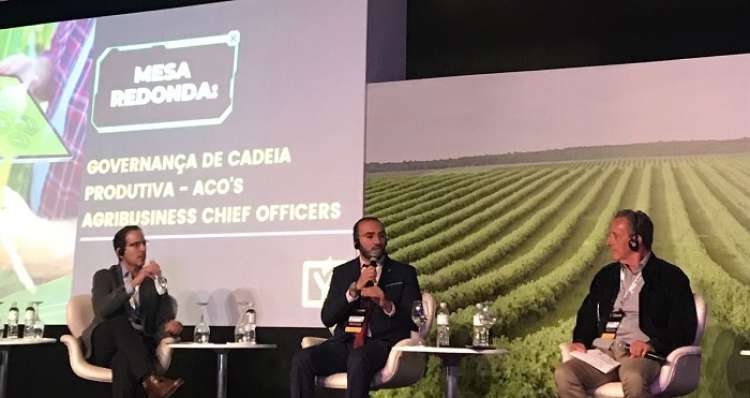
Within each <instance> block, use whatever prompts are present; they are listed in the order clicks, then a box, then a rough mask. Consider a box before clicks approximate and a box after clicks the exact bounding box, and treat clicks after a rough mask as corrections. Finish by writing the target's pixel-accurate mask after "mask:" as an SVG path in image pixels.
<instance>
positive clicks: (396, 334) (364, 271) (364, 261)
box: [290, 217, 421, 398]
mask: <svg viewBox="0 0 750 398" xmlns="http://www.w3.org/2000/svg"><path fill="white" fill-rule="evenodd" d="M386 244H387V238H386V235H385V226H384V225H383V223H381V222H380V220H378V219H377V218H374V217H364V218H362V219H360V220H359V221H357V223H356V224H354V247H355V248H356V249H357V250H359V256H358V257H357V258H355V259H353V260H351V261H349V262H347V263H346V264H342V265H339V266H337V267H336V268H334V270H333V276H332V277H331V285H330V288H329V290H328V295H327V297H326V299H325V302H324V303H323V309H322V311H321V319H322V320H323V324H324V325H325V326H326V327H331V326H333V325H336V329H335V331H334V334H333V337H331V338H330V339H328V340H327V341H325V342H324V343H322V344H320V345H317V346H314V347H309V348H306V349H304V350H302V351H301V352H298V353H297V354H296V355H295V356H294V359H293V360H292V371H291V388H290V389H291V396H292V398H312V397H313V395H314V388H315V376H327V375H330V374H333V373H337V372H346V373H347V390H346V396H347V397H348V398H355V397H356V398H363V397H367V396H368V395H369V391H370V383H371V382H372V377H373V376H374V375H375V373H376V372H378V371H379V370H380V369H381V368H383V366H384V365H385V362H386V360H387V359H388V353H389V352H390V351H391V347H393V345H394V344H396V343H397V342H398V341H399V340H402V339H406V338H409V337H410V334H411V333H410V332H411V330H416V326H415V325H414V323H413V322H412V321H411V304H412V302H413V301H415V300H420V299H421V293H420V290H419V283H418V282H417V272H416V270H415V269H414V267H412V266H411V265H408V264H402V263H399V262H397V261H394V260H393V259H391V258H390V257H388V255H387V254H386V251H385V248H386ZM359 309H364V312H365V313H366V315H365V316H364V317H365V320H364V322H360V321H361V318H360V319H357V317H358V316H360V315H361V314H362V312H358V310H359ZM347 325H349V327H347ZM355 325H360V326H361V330H360V331H359V333H357V332H356V330H357V329H358V328H357V327H353V326H355ZM346 329H349V331H350V332H348V333H347V332H346Z"/></svg>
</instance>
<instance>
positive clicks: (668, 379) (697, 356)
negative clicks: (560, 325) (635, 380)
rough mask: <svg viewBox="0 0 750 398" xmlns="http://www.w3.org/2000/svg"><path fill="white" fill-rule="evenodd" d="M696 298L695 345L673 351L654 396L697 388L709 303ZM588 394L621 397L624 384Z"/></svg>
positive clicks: (566, 350) (566, 353) (566, 346)
mask: <svg viewBox="0 0 750 398" xmlns="http://www.w3.org/2000/svg"><path fill="white" fill-rule="evenodd" d="M693 297H694V299H695V311H696V313H697V316H698V325H697V328H696V331H695V341H693V345H690V346H684V347H679V348H677V349H675V350H674V351H672V352H670V353H669V355H668V356H667V362H665V363H664V364H663V365H662V366H661V371H660V373H659V376H658V377H657V378H656V379H654V381H653V382H652V383H651V393H652V394H654V395H658V396H662V397H674V396H680V395H686V394H689V393H690V392H692V391H694V390H695V389H696V388H697V387H698V380H700V376H701V352H702V350H701V347H700V341H701V337H703V331H704V329H705V328H706V317H707V312H706V302H705V301H704V300H703V297H701V295H699V294H695V295H693ZM570 344H571V343H562V344H560V352H561V354H562V358H563V362H567V361H568V360H569V359H570V358H571V356H570ZM589 395H591V396H593V397H595V398H622V397H624V396H625V394H624V393H623V391H622V383H619V382H617V383H607V384H604V385H601V386H599V387H598V388H596V389H595V390H593V391H589Z"/></svg>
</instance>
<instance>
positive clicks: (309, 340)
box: [300, 336, 328, 348]
mask: <svg viewBox="0 0 750 398" xmlns="http://www.w3.org/2000/svg"><path fill="white" fill-rule="evenodd" d="M326 340H328V339H326V338H323V337H310V336H308V337H303V338H302V343H301V344H300V345H301V346H302V348H310V347H312V346H316V345H318V344H320V343H322V342H324V341H326Z"/></svg>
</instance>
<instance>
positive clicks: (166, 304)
mask: <svg viewBox="0 0 750 398" xmlns="http://www.w3.org/2000/svg"><path fill="white" fill-rule="evenodd" d="M139 292H140V293H139V294H140V295H139V303H140V307H139V309H140V313H141V317H142V320H143V333H144V334H145V335H146V336H149V337H153V338H154V339H155V341H158V340H159V339H160V338H161V337H163V333H164V326H163V325H164V323H166V322H167V321H170V320H172V319H174V317H175V315H176V314H175V312H176V311H175V305H174V299H173V298H172V297H170V296H169V295H167V294H165V295H163V296H160V295H159V294H158V293H156V288H155V287H154V281H153V279H151V278H146V280H144V281H143V283H142V284H141V287H140V288H139ZM91 299H92V301H93V304H94V320H93V321H92V322H91V325H89V326H88V327H87V328H86V330H84V331H83V333H82V334H81V342H82V343H83V345H84V347H85V355H86V358H90V357H91V352H92V347H91V336H92V335H93V333H94V329H96V327H97V326H98V325H99V324H100V323H102V322H103V321H105V320H107V319H112V318H115V317H117V316H126V317H127V316H128V307H127V306H128V305H130V304H129V300H130V295H128V292H127V291H126V290H125V284H124V282H123V280H122V270H121V267H120V265H119V264H115V265H113V266H111V267H109V268H108V269H100V270H99V271H97V272H96V273H95V274H94V281H93V284H92V288H91Z"/></svg>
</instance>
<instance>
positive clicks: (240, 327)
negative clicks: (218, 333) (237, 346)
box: [234, 301, 250, 343]
mask: <svg viewBox="0 0 750 398" xmlns="http://www.w3.org/2000/svg"><path fill="white" fill-rule="evenodd" d="M249 304H250V303H249V302H247V301H240V302H237V307H238V308H239V311H240V313H239V316H238V317H237V325H236V326H235V327H234V341H235V342H237V343H244V342H246V340H245V324H246V323H247V317H246V316H245V311H246V310H247V306H248V305H249Z"/></svg>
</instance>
